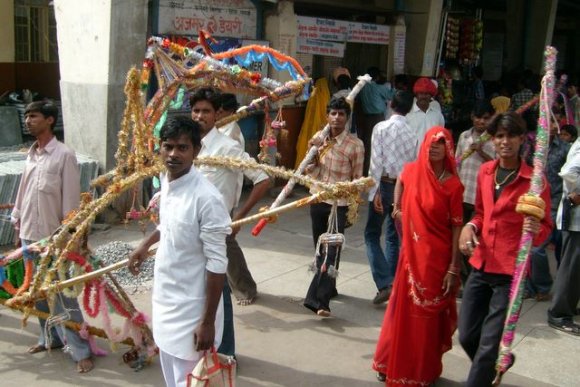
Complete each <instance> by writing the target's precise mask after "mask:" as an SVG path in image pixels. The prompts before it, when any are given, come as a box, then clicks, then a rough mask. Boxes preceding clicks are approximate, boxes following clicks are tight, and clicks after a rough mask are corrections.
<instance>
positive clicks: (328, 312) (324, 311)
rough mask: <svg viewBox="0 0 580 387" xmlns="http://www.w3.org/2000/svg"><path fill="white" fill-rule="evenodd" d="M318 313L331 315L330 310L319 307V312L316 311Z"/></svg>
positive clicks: (321, 315)
mask: <svg viewBox="0 0 580 387" xmlns="http://www.w3.org/2000/svg"><path fill="white" fill-rule="evenodd" d="M316 314H317V315H319V316H320V317H330V310H326V309H318V312H316Z"/></svg>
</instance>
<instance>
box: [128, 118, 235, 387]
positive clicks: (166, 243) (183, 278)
mask: <svg viewBox="0 0 580 387" xmlns="http://www.w3.org/2000/svg"><path fill="white" fill-rule="evenodd" d="M199 132H200V131H199V125H198V124H197V123H195V122H192V121H191V120H190V119H189V117H173V118H170V119H169V120H167V122H166V123H165V125H163V127H162V128H161V133H160V143H161V144H160V145H161V149H160V154H161V158H162V160H163V163H164V164H165V166H166V168H167V172H166V173H163V174H162V175H161V197H160V209H159V219H160V222H159V226H158V227H157V229H156V230H155V231H154V232H153V233H152V234H150V235H149V236H148V237H146V238H145V239H144V240H143V241H142V242H141V244H140V245H139V247H137V249H135V250H134V251H133V253H131V256H130V257H129V263H128V267H129V270H130V271H131V272H132V273H133V274H134V275H137V274H138V273H139V268H140V266H141V263H142V262H143V260H145V259H147V254H148V253H147V252H148V250H149V248H150V247H151V246H152V245H153V244H155V243H157V242H160V243H159V247H158V249H157V256H156V259H155V272H154V281H153V294H152V303H153V313H152V316H153V337H154V339H155V343H156V344H157V346H158V347H159V357H160V362H161V367H162V370H163V376H164V378H165V383H166V384H167V386H171V387H173V386H175V387H185V386H186V385H187V375H188V374H189V373H190V372H191V371H192V370H193V368H194V367H195V365H196V364H197V362H198V361H199V359H200V358H201V356H202V355H203V351H206V350H210V349H211V348H212V346H215V347H218V346H219V344H220V342H221V338H222V331H223V301H222V296H221V295H222V291H223V287H224V283H225V272H226V267H227V258H226V244H225V238H226V235H228V234H229V233H230V232H231V228H230V223H231V220H230V217H229V214H228V211H227V210H226V208H225V206H224V203H223V201H222V198H221V195H220V193H219V192H218V190H217V189H216V188H215V187H214V186H213V185H212V184H211V183H210V182H209V181H208V180H207V179H206V178H205V177H203V175H202V174H201V173H199V172H198V171H197V170H196V169H195V168H193V164H192V163H193V159H194V158H195V157H196V156H197V154H198V152H199V149H200V147H201V142H200V137H199Z"/></svg>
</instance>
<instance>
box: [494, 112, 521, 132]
mask: <svg viewBox="0 0 580 387" xmlns="http://www.w3.org/2000/svg"><path fill="white" fill-rule="evenodd" d="M500 128H501V129H505V131H506V132H507V134H508V136H510V137H513V136H521V135H523V134H525V133H526V121H524V119H523V118H522V117H521V116H520V115H519V114H517V113H515V112H505V113H501V114H498V115H497V116H495V117H494V118H492V120H491V122H490V123H489V125H488V127H487V133H489V134H490V135H491V136H495V135H496V134H497V132H498V130H499V129H500Z"/></svg>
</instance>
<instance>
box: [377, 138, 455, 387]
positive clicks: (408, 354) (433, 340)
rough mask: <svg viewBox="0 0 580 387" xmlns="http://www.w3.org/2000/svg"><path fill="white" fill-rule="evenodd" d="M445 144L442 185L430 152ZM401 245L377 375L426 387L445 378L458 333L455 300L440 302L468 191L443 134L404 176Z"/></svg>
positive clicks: (379, 347) (392, 383)
mask: <svg viewBox="0 0 580 387" xmlns="http://www.w3.org/2000/svg"><path fill="white" fill-rule="evenodd" d="M441 138H444V139H445V146H446V157H445V160H444V163H445V169H446V170H447V171H448V172H451V177H449V178H447V179H446V180H444V181H439V179H438V178H437V177H436V176H435V173H434V172H433V168H432V166H431V163H430V161H429V147H430V146H431V143H433V142H434V141H439V140H440V139H441ZM400 178H401V181H402V182H403V197H402V203H401V209H402V211H403V218H402V221H403V222H402V223H403V225H402V226H403V238H402V246H401V252H400V255H399V263H398V266H397V274H396V276H395V281H394V284H393V292H392V294H391V298H390V300H389V304H388V307H387V311H386V312H385V319H384V321H383V325H382V328H381V334H380V337H379V341H378V343H377V349H376V353H375V356H374V362H373V368H374V369H375V370H376V371H378V372H381V373H384V374H386V376H387V379H386V385H387V386H409V385H419V386H426V385H429V384H430V383H433V382H434V381H435V380H436V379H437V378H439V376H440V375H441V371H442V368H443V365H442V361H441V360H442V357H443V354H444V353H445V352H446V351H448V350H449V349H451V336H452V335H453V332H454V331H455V329H456V327H457V309H456V305H455V293H454V292H450V294H448V295H447V296H443V292H444V290H443V289H442V285H443V279H444V278H445V275H446V274H447V270H448V268H449V265H450V263H451V258H452V257H451V256H452V227H453V226H461V225H462V221H463V209H462V203H463V186H462V185H461V182H460V181H459V177H458V176H457V171H456V168H455V162H454V158H453V139H452V137H451V135H450V133H449V131H447V129H445V128H443V127H433V128H431V129H430V130H429V131H428V132H427V133H426V134H425V140H424V141H423V144H422V146H421V150H420V153H419V157H418V159H417V161H415V162H413V163H409V164H407V165H406V166H405V168H404V169H403V172H402V174H401V177H400Z"/></svg>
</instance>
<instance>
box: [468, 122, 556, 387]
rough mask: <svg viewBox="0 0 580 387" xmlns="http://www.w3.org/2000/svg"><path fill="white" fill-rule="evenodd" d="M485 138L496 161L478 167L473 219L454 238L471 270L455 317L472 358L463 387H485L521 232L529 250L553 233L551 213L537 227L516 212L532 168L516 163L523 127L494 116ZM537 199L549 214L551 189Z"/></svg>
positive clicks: (490, 378) (491, 373)
mask: <svg viewBox="0 0 580 387" xmlns="http://www.w3.org/2000/svg"><path fill="white" fill-rule="evenodd" d="M487 132H488V133H489V134H491V135H492V136H493V143H494V145H495V150H496V154H497V155H498V157H499V159H497V160H494V161H489V162H487V163H485V164H483V165H482V166H481V167H480V169H479V174H478V177H477V189H476V198H475V216H474V217H473V219H471V221H470V222H468V223H467V224H466V225H465V227H463V230H462V231H461V236H460V238H459V249H460V250H461V252H462V253H463V254H465V255H468V256H471V258H470V260H469V263H470V264H471V266H473V270H472V272H471V274H470V276H469V279H468V280H467V283H466V284H465V288H464V290H463V299H462V302H461V310H460V314H459V325H458V328H459V341H460V343H461V346H462V347H463V349H464V350H465V352H467V355H468V356H469V357H470V358H471V361H472V366H471V370H470V372H469V376H468V379H467V384H466V385H467V386H469V387H472V386H486V387H488V386H490V385H491V383H492V381H493V379H494V377H495V373H496V371H495V363H496V360H497V357H498V349H499V343H500V340H501V335H502V332H503V325H504V321H505V317H506V313H507V308H508V302H509V292H510V285H511V281H512V275H513V272H514V268H515V261H516V257H517V255H518V247H519V240H520V238H521V235H522V228H523V229H524V230H526V231H529V232H533V233H535V234H536V236H535V238H534V241H533V242H534V243H533V244H534V246H537V245H539V244H540V243H541V242H542V241H544V240H545V239H546V238H547V237H548V235H549V233H550V232H551V230H552V221H551V218H550V211H546V213H545V215H544V218H543V219H542V220H541V221H538V220H536V219H533V218H531V217H526V218H525V219H524V216H523V215H521V214H519V213H517V212H516V204H517V201H518V198H519V197H520V196H521V195H523V194H525V193H527V192H528V190H529V188H530V182H531V177H532V168H531V167H529V166H528V165H527V164H526V163H525V162H523V161H522V159H521V158H520V148H521V146H522V144H523V142H524V134H525V122H524V120H523V119H522V118H521V117H520V116H519V115H517V114H516V113H513V112H508V113H503V114H499V115H497V116H496V117H495V118H494V119H493V120H492V122H491V123H490V126H489V127H488V129H487ZM544 186H545V187H546V188H545V189H544V191H543V192H542V194H541V197H542V199H543V200H544V202H545V203H546V208H550V187H549V185H548V182H547V181H546V179H545V178H544Z"/></svg>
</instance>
